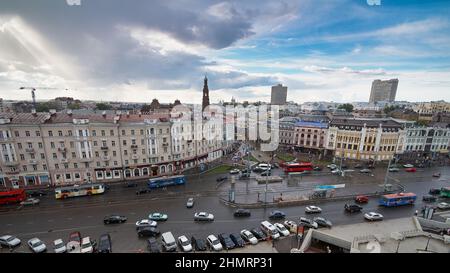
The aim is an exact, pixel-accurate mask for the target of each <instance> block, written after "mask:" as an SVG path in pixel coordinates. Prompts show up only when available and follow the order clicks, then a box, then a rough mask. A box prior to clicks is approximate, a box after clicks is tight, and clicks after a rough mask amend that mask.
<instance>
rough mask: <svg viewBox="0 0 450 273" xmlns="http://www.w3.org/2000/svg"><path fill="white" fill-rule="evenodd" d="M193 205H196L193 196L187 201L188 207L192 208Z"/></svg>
mask: <svg viewBox="0 0 450 273" xmlns="http://www.w3.org/2000/svg"><path fill="white" fill-rule="evenodd" d="M192 207H194V198H192V197H191V198H189V199H188V200H187V202H186V208H188V209H190V208H192Z"/></svg>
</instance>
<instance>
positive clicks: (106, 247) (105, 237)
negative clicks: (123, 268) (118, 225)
mask: <svg viewBox="0 0 450 273" xmlns="http://www.w3.org/2000/svg"><path fill="white" fill-rule="evenodd" d="M97 252H98V253H111V252H112V241H111V236H110V235H109V233H105V234H102V235H101V236H100V238H99V239H98V249H97Z"/></svg>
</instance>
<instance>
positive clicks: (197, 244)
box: [191, 236, 207, 251]
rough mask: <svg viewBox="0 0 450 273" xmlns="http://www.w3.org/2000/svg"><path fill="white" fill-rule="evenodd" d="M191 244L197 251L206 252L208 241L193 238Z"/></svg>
mask: <svg viewBox="0 0 450 273" xmlns="http://www.w3.org/2000/svg"><path fill="white" fill-rule="evenodd" d="M191 244H192V246H193V247H194V249H195V251H206V248H207V247H206V240H205V239H202V238H199V237H196V236H192V238H191Z"/></svg>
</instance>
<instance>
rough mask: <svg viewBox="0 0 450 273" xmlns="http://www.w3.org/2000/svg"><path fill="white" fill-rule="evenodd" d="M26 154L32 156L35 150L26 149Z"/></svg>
mask: <svg viewBox="0 0 450 273" xmlns="http://www.w3.org/2000/svg"><path fill="white" fill-rule="evenodd" d="M25 152H27V153H30V154H34V149H33V148H26V149H25Z"/></svg>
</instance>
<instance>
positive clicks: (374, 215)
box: [364, 212, 383, 221]
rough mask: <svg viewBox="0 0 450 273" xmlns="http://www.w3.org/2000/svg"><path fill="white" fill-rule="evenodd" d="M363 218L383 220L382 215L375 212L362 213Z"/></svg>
mask: <svg viewBox="0 0 450 273" xmlns="http://www.w3.org/2000/svg"><path fill="white" fill-rule="evenodd" d="M364 218H366V219H367V220H369V221H377V220H379V221H381V220H383V215H381V214H380V213H377V212H369V213H366V214H364Z"/></svg>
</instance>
